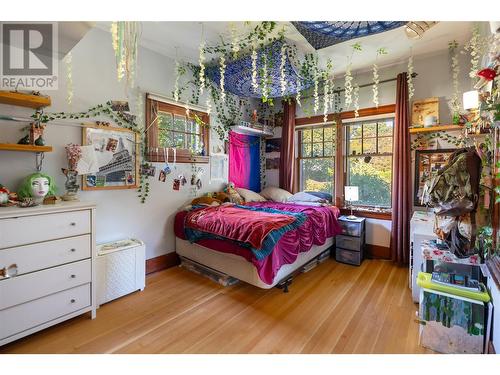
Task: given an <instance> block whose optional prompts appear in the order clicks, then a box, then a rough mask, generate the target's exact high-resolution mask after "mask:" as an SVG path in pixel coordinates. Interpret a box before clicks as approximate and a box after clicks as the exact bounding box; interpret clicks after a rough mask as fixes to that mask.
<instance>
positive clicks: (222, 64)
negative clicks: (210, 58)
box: [219, 55, 226, 103]
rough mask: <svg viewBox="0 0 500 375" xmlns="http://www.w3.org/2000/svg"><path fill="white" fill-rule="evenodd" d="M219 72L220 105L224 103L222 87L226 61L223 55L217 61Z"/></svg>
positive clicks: (224, 96) (224, 90) (224, 93)
mask: <svg viewBox="0 0 500 375" xmlns="http://www.w3.org/2000/svg"><path fill="white" fill-rule="evenodd" d="M219 72H220V82H219V87H220V99H221V101H222V103H225V102H226V89H225V87H224V75H225V74H226V59H225V57H224V55H221V56H220V59H219Z"/></svg>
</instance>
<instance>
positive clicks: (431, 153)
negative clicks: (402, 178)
mask: <svg viewBox="0 0 500 375" xmlns="http://www.w3.org/2000/svg"><path fill="white" fill-rule="evenodd" d="M454 151H456V150H455V149H442V150H416V152H415V186H414V188H413V195H414V197H413V204H414V205H415V206H420V207H421V206H422V204H421V203H420V200H421V198H422V192H423V190H424V186H425V183H426V182H427V181H428V180H430V179H431V178H432V177H433V176H434V175H435V174H436V173H437V171H439V170H441V169H443V167H444V166H445V165H446V163H447V162H448V159H449V157H450V155H451V154H452V153H453V152H454Z"/></svg>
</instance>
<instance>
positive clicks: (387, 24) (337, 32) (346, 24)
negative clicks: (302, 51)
mask: <svg viewBox="0 0 500 375" xmlns="http://www.w3.org/2000/svg"><path fill="white" fill-rule="evenodd" d="M292 24H293V25H294V26H295V28H296V29H297V30H298V31H299V33H301V34H302V35H303V36H304V38H306V40H307V41H308V42H309V44H310V45H311V46H312V47H313V48H314V49H316V50H318V49H322V48H326V47H329V46H332V45H334V44H337V43H342V42H345V41H346V40H351V39H355V38H360V37H363V36H367V35H373V34H378V33H381V32H384V31H388V30H392V29H395V28H397V27H401V26H403V25H405V24H406V21H296V22H292Z"/></svg>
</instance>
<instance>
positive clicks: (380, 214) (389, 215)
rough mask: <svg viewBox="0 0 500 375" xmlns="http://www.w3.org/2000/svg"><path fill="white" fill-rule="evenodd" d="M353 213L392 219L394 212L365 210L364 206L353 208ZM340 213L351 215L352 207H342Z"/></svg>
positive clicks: (372, 217)
mask: <svg viewBox="0 0 500 375" xmlns="http://www.w3.org/2000/svg"><path fill="white" fill-rule="evenodd" d="M352 212H353V214H354V215H355V216H359V217H366V218H368V219H380V220H392V213H391V212H378V211H372V210H366V209H365V210H364V209H362V208H359V207H358V208H353V210H352ZM340 213H341V214H342V215H350V214H351V209H350V208H341V209H340Z"/></svg>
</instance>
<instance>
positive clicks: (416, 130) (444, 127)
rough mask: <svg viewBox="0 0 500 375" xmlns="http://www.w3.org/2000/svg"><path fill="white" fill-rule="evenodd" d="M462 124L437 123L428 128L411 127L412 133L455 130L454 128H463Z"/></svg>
mask: <svg viewBox="0 0 500 375" xmlns="http://www.w3.org/2000/svg"><path fill="white" fill-rule="evenodd" d="M463 128H464V127H463V126H462V125H436V126H429V127H427V128H413V129H410V134H416V133H432V132H442V131H445V130H446V131H454V130H463Z"/></svg>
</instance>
